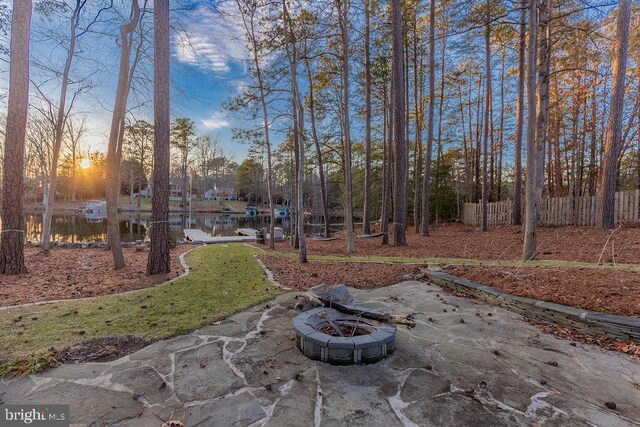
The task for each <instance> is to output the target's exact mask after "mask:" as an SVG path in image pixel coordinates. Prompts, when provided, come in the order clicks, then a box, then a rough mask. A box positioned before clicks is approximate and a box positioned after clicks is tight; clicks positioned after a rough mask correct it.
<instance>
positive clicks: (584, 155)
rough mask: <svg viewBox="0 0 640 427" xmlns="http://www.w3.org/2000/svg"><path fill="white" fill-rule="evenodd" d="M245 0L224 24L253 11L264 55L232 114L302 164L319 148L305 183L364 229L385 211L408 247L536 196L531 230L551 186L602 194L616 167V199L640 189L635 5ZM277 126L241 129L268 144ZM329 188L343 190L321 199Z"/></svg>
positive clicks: (252, 41)
mask: <svg viewBox="0 0 640 427" xmlns="http://www.w3.org/2000/svg"><path fill="white" fill-rule="evenodd" d="M233 3H235V4H236V6H237V7H236V12H237V15H230V16H225V19H228V20H234V19H242V22H243V23H244V27H243V28H244V29H245V30H246V34H247V37H246V41H247V48H248V49H249V50H250V51H251V52H252V53H253V55H254V58H253V59H252V61H248V62H247V68H248V70H249V72H248V76H247V77H248V78H250V82H251V84H249V85H247V86H246V90H245V92H244V93H243V94H242V95H241V96H239V97H237V98H234V99H233V100H231V102H230V105H229V107H230V109H231V110H232V111H237V112H238V113H241V114H246V111H247V110H249V111H253V113H254V117H256V118H261V119H263V121H264V123H271V126H270V127H269V129H270V132H271V133H274V132H280V133H282V134H284V135H286V141H289V140H290V141H291V142H292V143H291V144H285V145H281V146H280V147H279V148H278V149H279V150H281V149H282V148H285V149H290V150H292V152H294V154H293V156H292V157H293V158H295V159H298V158H299V152H300V150H301V149H302V148H305V147H309V148H312V149H311V150H307V151H306V158H305V159H304V161H303V166H302V168H303V169H304V175H303V181H304V182H303V183H302V186H300V185H299V184H296V185H292V188H294V187H295V188H303V189H305V188H306V189H307V190H306V192H307V193H312V192H313V191H318V186H317V185H316V184H314V183H317V182H318V178H319V177H322V178H321V179H320V182H322V183H323V184H324V185H323V188H320V189H319V190H321V191H322V192H323V195H322V198H321V200H323V201H324V202H323V204H324V205H326V204H327V203H330V202H331V200H335V199H337V198H341V200H342V202H343V206H344V210H343V212H345V213H347V216H348V217H350V215H348V212H349V210H351V209H354V210H355V211H356V212H357V213H358V214H360V213H361V214H362V216H363V222H364V227H363V230H364V232H369V231H370V230H371V221H373V220H381V222H380V224H381V229H380V231H381V232H383V233H392V234H393V235H394V241H395V243H396V244H404V238H403V234H404V230H406V229H407V228H408V226H409V224H410V223H413V224H415V231H416V232H419V233H421V234H423V235H426V234H428V224H429V220H430V221H434V220H435V221H446V220H452V219H459V218H460V217H461V207H462V204H463V203H464V202H481V201H485V202H487V203H488V202H491V201H499V200H505V199H514V200H515V202H516V203H515V205H517V206H521V204H525V201H526V205H529V204H531V206H532V209H530V211H531V215H532V217H531V218H532V221H533V222H531V223H530V224H529V229H530V231H533V230H534V228H533V229H532V227H533V226H535V225H536V224H537V223H538V222H539V218H537V217H538V216H539V213H538V211H539V208H537V207H536V206H538V205H539V203H540V200H542V197H543V196H544V197H546V196H564V195H572V196H574V197H581V196H583V195H594V194H596V193H597V192H602V191H603V190H604V189H605V186H607V185H610V184H609V183H610V182H611V179H604V177H605V175H606V172H605V171H608V170H610V171H612V172H610V174H611V175H612V176H613V183H614V184H613V187H611V188H609V187H606V188H607V190H606V191H607V192H608V193H612V192H615V190H616V189H619V190H624V189H632V188H640V156H639V147H640V134H639V132H638V129H639V125H638V120H639V114H638V113H639V112H640V111H639V108H640V92H639V91H638V87H639V84H640V74H638V68H637V66H638V60H639V59H640V58H639V55H640V50H639V48H638V46H639V45H638V44H637V43H634V42H636V41H638V37H639V36H640V34H639V33H638V28H639V27H638V25H635V26H634V25H630V26H629V22H628V21H629V19H630V18H629V16H631V20H632V21H633V22H635V23H638V19H639V16H638V13H637V12H638V8H637V6H635V7H634V8H633V10H631V5H630V2H628V1H627V2H625V1H622V2H620V4H619V5H613V4H609V3H604V2H597V1H590V2H584V1H573V0H537V1H531V0H523V1H515V2H514V1H502V0H487V1H471V2H462V1H455V0H433V1H430V0H426V1H418V0H411V1H395V0H389V1H376V0H350V1H344V0H321V1H313V2H309V1H301V0H299V1H285V2H279V1H275V2H274V1H257V0H234V1H233ZM616 6H617V7H616ZM288 10H293V11H295V12H294V13H288V15H287V11H288ZM228 15H229V14H228ZM625 16H627V18H626V21H627V22H626V24H625V22H624V21H625V19H624V18H625ZM629 27H630V28H631V32H630V31H629ZM625 28H626V30H625ZM292 45H293V46H295V47H296V48H297V60H296V62H295V64H293V66H292V64H291V60H292V59H291V56H290V55H289V56H288V55H287V54H286V52H287V46H292ZM623 46H628V52H627V51H626V50H625V51H624V52H623V51H622V47H623ZM623 59H624V62H626V65H624V64H623V63H622V62H623V61H622V60H623ZM620 70H622V71H620ZM258 74H259V76H258ZM292 80H295V82H293V83H292ZM292 84H295V86H296V87H297V88H298V89H297V92H296V93H295V96H293V97H291V94H292V93H293V92H292V91H291V90H289V88H290V87H291V85H292ZM616 85H617V88H618V90H617V92H616V95H615V99H614V100H612V92H613V91H614V90H613V88H614V87H616ZM300 91H302V94H300ZM299 98H303V101H302V102H301V101H300V99H299ZM301 105H302V107H303V108H302V109H301V108H300V106H301ZM616 105H617V106H618V107H619V108H618V107H616ZM259 106H260V108H258V107H259ZM294 116H295V118H294ZM301 116H303V117H304V120H302V121H301V120H300V117H301ZM291 120H293V121H291ZM612 122H615V123H612ZM261 123H262V122H261ZM292 123H293V124H292ZM264 129H267V127H266V126H256V127H255V129H253V133H251V132H248V131H246V130H245V131H244V132H242V133H240V134H239V137H240V138H241V139H245V140H249V141H251V142H252V143H254V144H256V145H257V146H264V144H265V142H264V141H265V138H264ZM301 129H302V130H301ZM610 140H611V144H613V143H614V142H615V141H617V142H615V144H617V147H614V148H612V149H611V152H612V153H615V155H614V156H608V155H607V152H609V150H608V149H607V146H609V145H610ZM525 160H526V161H527V163H526V164H523V162H525ZM300 163H301V161H297V162H296V170H299V164H300ZM607 164H609V165H610V167H609V169H607ZM530 172H531V173H530ZM297 176H298V175H297V174H291V175H290V177H289V178H290V179H291V180H293V181H296V182H297V181H299V179H298V178H296V177H297ZM529 176H531V177H533V178H534V179H531V180H529V182H527V177H529ZM605 181H606V182H605ZM332 183H338V184H339V188H338V189H336V190H337V194H335V191H334V192H333V193H332V194H328V195H327V194H324V193H325V192H326V188H327V187H328V186H329V185H330V184H332ZM526 184H530V186H531V187H530V188H531V191H530V193H529V194H528V197H526V194H527V193H526V192H525V187H526ZM311 187H313V189H310V188H311ZM307 193H305V194H307ZM405 196H406V198H407V200H406V201H405V200H404V198H405ZM316 199H317V198H316ZM305 200H312V198H311V197H307V198H306V199H305ZM536 204H537V205H536ZM305 208H307V209H310V210H313V211H315V212H322V211H323V210H322V208H323V206H318V205H317V204H316V205H315V206H313V205H312V204H311V203H309V204H306V205H305ZM605 210H606V209H605ZM403 215H407V216H408V218H407V220H405V219H404V217H403ZM513 215H514V216H515V218H514V222H515V223H516V224H521V223H523V222H524V221H525V218H524V213H523V212H522V210H521V209H519V208H518V209H514V212H513ZM603 215H605V216H606V214H604V213H603ZM348 220H349V218H347V220H346V221H345V222H347V221H348ZM599 223H600V225H601V226H605V227H610V226H612V225H609V224H607V222H606V221H604V223H603V221H600V222H599ZM391 224H394V225H395V226H394V227H391ZM421 224H422V225H421ZM483 228H484V229H486V224H485V225H484V227H483ZM347 229H348V230H350V229H351V228H350V227H349V225H348V224H347ZM386 235H387V234H385V236H386ZM528 235H529V236H532V234H531V233H529V234H528ZM349 240H350V239H349ZM528 240H529V245H531V244H532V243H535V242H532V241H531V240H530V239H528ZM386 241H387V239H386V237H385V243H386ZM294 244H295V239H294ZM348 249H349V251H352V250H353V246H352V242H349V243H348ZM524 256H525V258H531V257H534V256H535V244H534V245H533V246H530V248H529V250H525V254H524Z"/></svg>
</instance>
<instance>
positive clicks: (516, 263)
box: [263, 251, 640, 271]
mask: <svg viewBox="0 0 640 427" xmlns="http://www.w3.org/2000/svg"><path fill="white" fill-rule="evenodd" d="M263 254H267V255H273V256H278V257H283V258H291V259H297V257H298V255H297V254H296V253H293V252H277V251H268V252H263ZM307 258H308V259H309V260H310V261H325V262H376V263H388V264H443V265H445V264H449V265H485V266H503V267H555V268H605V269H612V270H630V271H640V264H620V263H617V264H615V265H614V264H609V263H607V264H600V265H598V264H596V263H590V262H582V261H560V260H539V261H527V262H524V261H520V260H507V259H501V260H490V259H486V260H485V259H466V258H437V257H432V258H421V257H385V256H344V255H308V256H307Z"/></svg>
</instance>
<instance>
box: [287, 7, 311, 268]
mask: <svg viewBox="0 0 640 427" xmlns="http://www.w3.org/2000/svg"><path fill="white" fill-rule="evenodd" d="M282 8H283V12H284V13H283V15H284V20H285V26H288V28H286V27H285V41H286V43H287V56H288V58H289V68H290V72H291V97H292V100H293V105H292V108H293V139H294V143H295V146H296V147H297V149H298V151H297V159H296V160H297V163H298V165H297V168H296V172H297V179H296V181H297V187H296V196H297V197H296V205H297V209H296V232H297V241H298V261H300V262H302V263H305V262H307V247H306V244H305V236H304V130H303V126H304V117H303V106H302V99H301V97H300V91H299V88H298V74H297V67H298V51H297V46H296V43H297V41H296V39H295V34H294V32H293V26H292V22H291V17H290V16H289V11H288V10H287V6H286V2H285V1H284V0H283V2H282ZM287 31H288V33H289V34H288V36H287Z"/></svg>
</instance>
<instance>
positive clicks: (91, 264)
mask: <svg viewBox="0 0 640 427" xmlns="http://www.w3.org/2000/svg"><path fill="white" fill-rule="evenodd" d="M191 248H193V246H192V245H179V246H177V247H175V248H172V249H171V272H170V273H168V274H158V275H154V276H147V274H146V268H147V257H148V255H149V249H148V247H145V248H144V249H140V248H123V251H124V258H125V260H126V263H127V266H126V267H125V268H123V269H121V270H118V271H114V270H113V258H112V256H111V252H110V251H108V250H105V249H101V248H87V249H76V248H74V249H65V248H53V249H51V251H50V253H49V255H44V254H43V253H42V252H40V250H39V248H35V247H31V246H27V247H25V263H26V265H27V269H28V273H26V274H20V275H17V276H3V277H2V279H0V281H1V282H2V284H1V285H0V307H6V306H11V305H17V304H25V303H32V302H41V301H51V300H60V299H73V298H84V297H94V296H99V295H109V294H115V293H120V292H125V291H130V290H134V289H143V288H148V287H151V286H154V285H157V284H159V283H162V282H164V281H166V280H169V279H173V278H174V277H177V276H179V275H180V274H182V273H183V269H182V265H181V264H180V261H179V259H178V257H179V256H180V255H181V254H182V253H184V252H186V251H188V250H189V249H191Z"/></svg>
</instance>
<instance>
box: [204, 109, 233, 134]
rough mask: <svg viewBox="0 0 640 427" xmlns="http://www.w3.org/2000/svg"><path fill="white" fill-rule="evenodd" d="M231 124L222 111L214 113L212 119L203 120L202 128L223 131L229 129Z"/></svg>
mask: <svg viewBox="0 0 640 427" xmlns="http://www.w3.org/2000/svg"><path fill="white" fill-rule="evenodd" d="M230 125H231V122H230V121H229V119H228V118H227V115H226V114H225V113H224V112H222V111H216V112H214V113H213V114H212V115H211V117H210V118H208V119H204V120H202V126H204V127H205V128H207V129H209V130H215V129H222V128H226V127H229V126H230Z"/></svg>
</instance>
